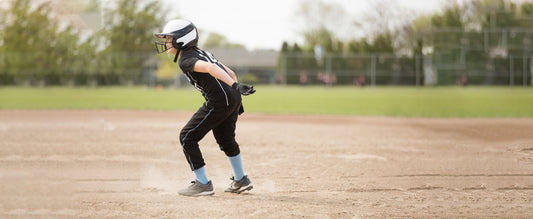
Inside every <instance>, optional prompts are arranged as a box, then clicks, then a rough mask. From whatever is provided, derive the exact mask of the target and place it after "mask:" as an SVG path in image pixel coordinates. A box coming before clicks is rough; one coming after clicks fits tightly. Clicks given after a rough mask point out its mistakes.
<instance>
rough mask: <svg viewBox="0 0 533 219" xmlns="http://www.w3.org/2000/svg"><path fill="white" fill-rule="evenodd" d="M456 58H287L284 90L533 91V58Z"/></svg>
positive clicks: (283, 69) (282, 72)
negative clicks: (451, 88) (506, 88)
mask: <svg viewBox="0 0 533 219" xmlns="http://www.w3.org/2000/svg"><path fill="white" fill-rule="evenodd" d="M456 55H457V54H446V53H438V54H435V55H431V56H414V57H398V56H395V55H393V54H372V55H339V54H327V55H325V56H324V57H323V58H322V59H319V60H318V59H316V57H315V56H314V55H313V54H284V55H281V60H280V79H279V81H280V83H281V84H302V85H306V84H324V85H328V86H333V85H355V86H375V85H412V86H422V85H461V86H464V85H469V84H472V85H508V86H529V85H531V79H532V78H533V69H532V66H533V65H532V63H533V58H532V57H530V56H515V55H509V56H508V57H505V58H504V57H495V58H487V57H485V56H482V57H479V56H473V55H472V56H469V53H465V54H463V55H461V53H458V55H459V57H454V56H456ZM461 56H462V57H461ZM455 59H457V60H455ZM449 60H453V61H449Z"/></svg>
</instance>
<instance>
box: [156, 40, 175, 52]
mask: <svg viewBox="0 0 533 219" xmlns="http://www.w3.org/2000/svg"><path fill="white" fill-rule="evenodd" d="M167 43H169V41H167V39H165V38H159V39H157V40H156V41H155V49H156V50H157V53H158V54H161V53H164V52H166V51H168V50H169V49H171V48H170V47H167Z"/></svg>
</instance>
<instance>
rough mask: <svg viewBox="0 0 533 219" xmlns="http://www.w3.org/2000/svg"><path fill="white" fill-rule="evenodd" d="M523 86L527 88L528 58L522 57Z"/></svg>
mask: <svg viewBox="0 0 533 219" xmlns="http://www.w3.org/2000/svg"><path fill="white" fill-rule="evenodd" d="M522 86H523V87H524V88H526V86H527V56H525V55H524V56H523V57H522Z"/></svg>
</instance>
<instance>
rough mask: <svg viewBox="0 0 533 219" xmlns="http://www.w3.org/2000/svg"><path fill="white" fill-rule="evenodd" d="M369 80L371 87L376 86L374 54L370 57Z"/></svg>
mask: <svg viewBox="0 0 533 219" xmlns="http://www.w3.org/2000/svg"><path fill="white" fill-rule="evenodd" d="M370 80H371V85H372V87H376V55H374V54H372V56H371V58H370Z"/></svg>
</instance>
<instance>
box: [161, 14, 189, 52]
mask: <svg viewBox="0 0 533 219" xmlns="http://www.w3.org/2000/svg"><path fill="white" fill-rule="evenodd" d="M154 35H155V36H156V37H158V38H163V39H165V38H166V37H167V36H171V37H172V46H173V47H174V48H176V49H177V50H178V54H179V52H180V50H182V49H187V48H190V47H195V46H197V45H198V30H197V29H196V27H195V26H194V24H193V23H192V22H190V21H188V20H182V19H175V20H171V21H169V22H168V23H167V25H165V28H164V29H163V32H162V33H156V34H154ZM155 46H156V49H157V52H158V53H162V52H165V51H167V50H169V49H170V48H167V46H166V44H165V40H163V41H156V42H155ZM176 56H177V55H176Z"/></svg>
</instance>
